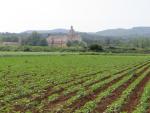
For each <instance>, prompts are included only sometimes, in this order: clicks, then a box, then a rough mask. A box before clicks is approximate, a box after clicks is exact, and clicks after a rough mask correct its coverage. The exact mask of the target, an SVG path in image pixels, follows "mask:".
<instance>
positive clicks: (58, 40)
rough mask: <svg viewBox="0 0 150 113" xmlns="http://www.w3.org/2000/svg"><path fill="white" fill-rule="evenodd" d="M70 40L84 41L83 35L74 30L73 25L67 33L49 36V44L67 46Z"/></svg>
mask: <svg viewBox="0 0 150 113" xmlns="http://www.w3.org/2000/svg"><path fill="white" fill-rule="evenodd" d="M68 41H82V39H81V37H80V36H79V35H78V34H77V33H76V32H75V31H74V29H73V27H72V26H71V29H70V31H69V33H68V34H66V35H50V36H49V37H48V38H47V42H48V45H49V46H56V47H66V46H67V42H68Z"/></svg>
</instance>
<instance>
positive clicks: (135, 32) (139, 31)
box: [22, 27, 150, 38]
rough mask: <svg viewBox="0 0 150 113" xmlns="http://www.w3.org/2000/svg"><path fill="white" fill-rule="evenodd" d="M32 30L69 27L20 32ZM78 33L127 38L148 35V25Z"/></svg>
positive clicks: (64, 30)
mask: <svg viewBox="0 0 150 113" xmlns="http://www.w3.org/2000/svg"><path fill="white" fill-rule="evenodd" d="M33 31H37V32H38V33H41V34H44V33H47V34H58V33H62V34H64V33H68V32H69V29H62V28H58V29H53V30H28V31H24V32H22V33H28V34H30V33H32V32H33ZM79 33H87V34H89V35H90V34H92V35H96V36H97V35H98V36H106V37H120V38H129V37H150V27H133V28H131V29H123V28H119V29H107V30H103V31H98V32H79Z"/></svg>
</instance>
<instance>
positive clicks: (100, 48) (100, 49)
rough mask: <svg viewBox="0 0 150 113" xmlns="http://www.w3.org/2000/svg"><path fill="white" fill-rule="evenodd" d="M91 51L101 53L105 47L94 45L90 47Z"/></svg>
mask: <svg viewBox="0 0 150 113" xmlns="http://www.w3.org/2000/svg"><path fill="white" fill-rule="evenodd" d="M89 50H91V51H96V52H100V51H103V47H102V46H101V45H98V44H92V45H90V46H89Z"/></svg>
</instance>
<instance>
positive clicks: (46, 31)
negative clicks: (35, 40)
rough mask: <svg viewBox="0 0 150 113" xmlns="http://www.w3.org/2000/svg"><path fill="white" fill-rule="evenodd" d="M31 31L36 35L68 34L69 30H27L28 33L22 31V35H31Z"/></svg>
mask: <svg viewBox="0 0 150 113" xmlns="http://www.w3.org/2000/svg"><path fill="white" fill-rule="evenodd" d="M33 31H36V32H38V33H68V32H69V30H67V29H62V28H58V29H52V30H28V31H24V32H23V33H32V32H33Z"/></svg>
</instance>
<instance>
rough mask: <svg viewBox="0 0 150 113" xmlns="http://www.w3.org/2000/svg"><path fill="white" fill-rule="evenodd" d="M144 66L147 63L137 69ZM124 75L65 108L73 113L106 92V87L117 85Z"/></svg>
mask: <svg viewBox="0 0 150 113" xmlns="http://www.w3.org/2000/svg"><path fill="white" fill-rule="evenodd" d="M144 65H147V63H146V64H143V65H141V66H139V67H138V68H137V69H139V68H141V67H142V66H144ZM144 70H145V69H143V71H144ZM126 75H127V73H125V74H123V75H122V76H120V77H118V78H116V79H114V80H112V81H111V82H109V83H107V84H105V85H104V86H103V87H101V88H99V89H97V90H96V91H94V92H93V93H90V94H89V95H87V96H85V97H82V98H80V99H78V100H76V101H75V102H74V103H73V104H72V105H70V106H69V107H67V108H70V110H71V111H70V112H71V113H72V112H74V111H75V110H76V109H79V108H81V107H82V106H83V105H84V104H85V103H86V102H88V101H90V100H94V99H95V98H96V96H97V95H98V94H99V93H100V92H102V91H104V90H106V89H107V88H108V87H110V86H111V85H112V84H115V83H117V82H118V81H119V80H121V79H122V78H123V77H125V76H126ZM133 78H135V77H133Z"/></svg>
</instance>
